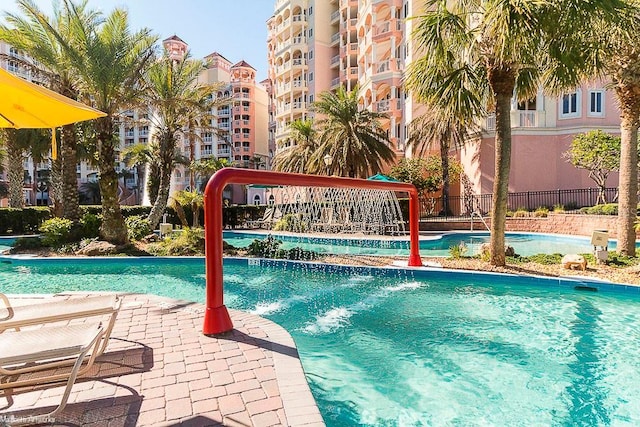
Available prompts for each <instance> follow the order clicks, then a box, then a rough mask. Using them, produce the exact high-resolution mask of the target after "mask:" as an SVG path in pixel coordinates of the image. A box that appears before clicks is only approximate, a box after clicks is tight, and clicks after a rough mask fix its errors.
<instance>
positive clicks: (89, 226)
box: [80, 212, 102, 239]
mask: <svg viewBox="0 0 640 427" xmlns="http://www.w3.org/2000/svg"><path fill="white" fill-rule="evenodd" d="M101 225H102V215H94V214H92V213H88V212H87V213H85V214H84V215H82V218H80V226H81V228H82V230H81V234H82V237H84V238H89V239H92V238H94V237H98V235H99V234H100V226H101Z"/></svg>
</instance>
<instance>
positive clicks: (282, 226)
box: [273, 214, 307, 233]
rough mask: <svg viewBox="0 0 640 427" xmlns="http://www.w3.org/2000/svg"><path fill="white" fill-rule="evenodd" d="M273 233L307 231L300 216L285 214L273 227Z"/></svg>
mask: <svg viewBox="0 0 640 427" xmlns="http://www.w3.org/2000/svg"><path fill="white" fill-rule="evenodd" d="M273 229H274V230H275V231H292V232H297V233H304V232H305V231H307V224H306V223H305V222H304V221H302V216H301V215H299V214H286V215H285V216H283V217H282V218H281V219H280V220H278V222H276V225H275V226H274V227H273Z"/></svg>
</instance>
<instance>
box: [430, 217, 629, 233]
mask: <svg viewBox="0 0 640 427" xmlns="http://www.w3.org/2000/svg"><path fill="white" fill-rule="evenodd" d="M485 220H486V221H487V224H488V225H489V226H491V220H490V219H489V218H486V219H485ZM617 220H618V217H617V216H615V215H578V214H559V213H549V216H548V217H546V218H507V223H506V227H507V231H526V232H532V233H557V234H568V235H574V236H587V237H591V233H592V232H593V231H594V230H609V237H611V238H613V239H615V238H616V230H617ZM470 229H471V222H470V221H468V220H465V221H438V222H432V221H425V222H421V223H420V231H447V230H467V231H468V230H470ZM473 230H474V231H486V230H487V229H486V227H485V226H484V224H482V222H480V220H478V219H474V221H473Z"/></svg>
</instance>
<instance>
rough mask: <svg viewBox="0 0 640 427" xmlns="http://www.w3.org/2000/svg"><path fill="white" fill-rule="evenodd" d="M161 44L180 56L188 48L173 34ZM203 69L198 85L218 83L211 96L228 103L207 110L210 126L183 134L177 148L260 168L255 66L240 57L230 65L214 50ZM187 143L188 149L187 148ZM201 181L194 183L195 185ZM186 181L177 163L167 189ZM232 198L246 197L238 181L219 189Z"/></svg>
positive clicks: (262, 107)
mask: <svg viewBox="0 0 640 427" xmlns="http://www.w3.org/2000/svg"><path fill="white" fill-rule="evenodd" d="M163 45H164V46H165V49H166V50H167V51H168V52H170V53H171V54H172V55H174V54H175V55H176V56H177V57H180V55H184V54H185V52H186V51H187V49H188V46H187V44H186V43H185V42H184V41H182V40H181V39H180V38H179V37H177V36H172V37H170V38H168V39H166V40H164V41H163ZM204 60H205V64H206V69H205V70H204V71H203V72H202V74H201V75H200V77H199V79H198V80H199V82H200V83H204V84H220V85H221V87H220V89H219V90H218V92H217V94H216V95H215V96H216V97H217V98H219V99H222V98H224V99H228V100H229V102H228V103H225V104H223V105H221V106H219V107H215V108H214V109H213V110H212V119H211V123H210V128H211V129H210V130H206V131H202V132H200V135H199V138H197V140H198V141H197V143H194V141H189V140H188V139H187V138H185V139H183V141H182V143H181V145H180V149H181V150H182V152H183V154H184V155H185V157H187V158H189V159H191V160H197V159H204V158H211V157H215V158H219V159H226V160H228V161H229V162H230V163H232V164H233V165H234V166H236V167H244V168H254V169H264V168H266V167H268V165H269V158H270V156H269V96H268V94H267V89H266V88H265V87H263V86H262V85H261V84H260V83H258V82H256V70H255V69H254V68H253V67H252V66H251V65H249V64H248V63H247V62H245V61H240V62H238V63H236V64H232V63H231V62H230V61H229V60H228V59H227V58H225V57H224V56H222V55H221V54H220V53H218V52H214V53H212V54H210V55H207V56H206V57H205V58H204ZM191 146H193V152H192V151H191ZM202 184H203V183H202V182H196V186H197V188H199V187H200V186H201V185H202ZM189 186H190V174H189V171H188V170H187V168H186V167H184V166H179V167H178V168H177V170H176V172H175V173H174V175H173V180H172V190H173V191H177V190H183V189H186V188H189ZM225 197H228V198H229V199H230V200H231V202H233V203H244V202H246V194H245V193H244V190H243V189H242V187H240V186H234V187H233V191H232V192H230V193H227V194H225Z"/></svg>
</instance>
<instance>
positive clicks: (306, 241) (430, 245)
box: [223, 231, 615, 256]
mask: <svg viewBox="0 0 640 427" xmlns="http://www.w3.org/2000/svg"><path fill="white" fill-rule="evenodd" d="M272 235H273V236H274V237H276V238H277V239H279V240H281V241H282V248H283V249H291V248H293V247H296V246H299V247H302V248H303V249H306V250H311V251H315V252H318V253H321V254H353V255H381V256H395V255H400V256H408V255H409V241H408V238H407V237H396V238H393V239H375V238H370V237H364V238H357V237H355V236H349V237H337V236H336V237H318V236H304V235H299V236H296V235H282V234H277V233H274V234H272ZM265 237H266V234H264V233H250V232H237V231H225V232H224V233H223V238H224V240H225V241H226V242H227V243H229V244H230V245H232V246H235V247H238V248H246V247H247V246H249V244H251V242H253V241H254V240H255V239H264V238H265ZM489 238H490V235H489V233H488V232H473V233H471V232H460V233H445V234H442V235H436V236H421V237H420V253H421V255H424V256H450V251H449V248H450V247H452V246H459V245H460V244H464V245H465V246H466V247H467V253H466V254H467V255H476V254H478V253H479V252H480V246H481V245H482V244H483V243H489ZM505 243H506V244H507V245H509V246H512V247H513V248H514V250H515V252H516V253H517V254H519V255H522V256H529V255H535V254H541V253H544V254H553V253H561V254H581V253H591V252H593V246H591V244H590V239H588V238H586V237H573V236H562V235H554V234H538V233H506V234H505ZM609 249H610V250H613V249H615V241H613V240H610V244H609Z"/></svg>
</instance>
